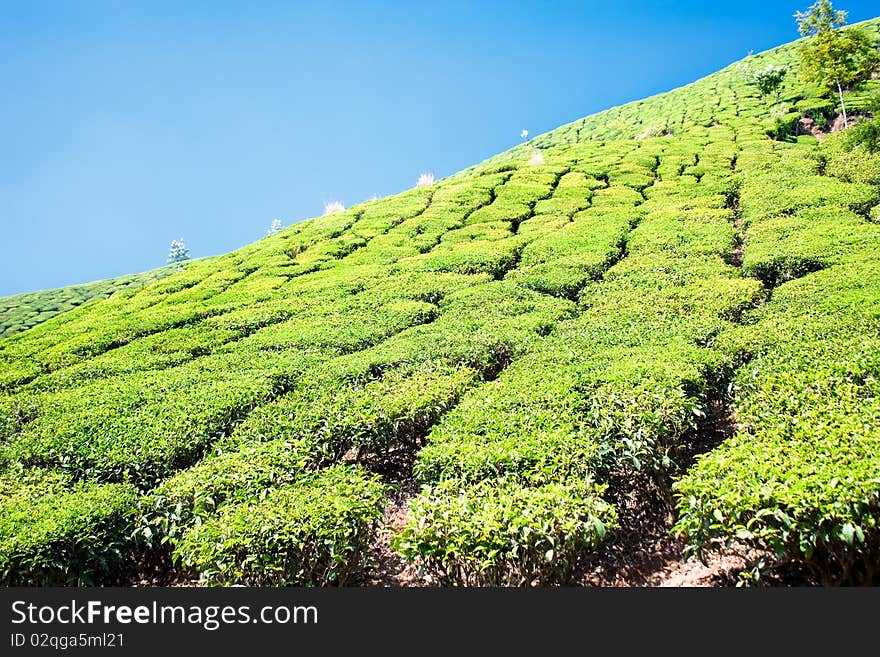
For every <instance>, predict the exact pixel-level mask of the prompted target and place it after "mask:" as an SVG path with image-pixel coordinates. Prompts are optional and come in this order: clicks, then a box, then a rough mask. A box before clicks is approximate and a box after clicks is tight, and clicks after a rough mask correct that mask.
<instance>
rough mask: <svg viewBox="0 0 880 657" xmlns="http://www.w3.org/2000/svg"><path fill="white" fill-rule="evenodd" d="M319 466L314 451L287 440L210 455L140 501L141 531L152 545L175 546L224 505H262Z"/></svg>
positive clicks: (307, 446) (303, 443)
mask: <svg viewBox="0 0 880 657" xmlns="http://www.w3.org/2000/svg"><path fill="white" fill-rule="evenodd" d="M315 461H317V455H316V454H315V451H314V449H312V448H310V446H309V445H307V444H306V443H305V442H300V443H290V442H288V441H284V440H272V441H269V442H262V443H253V444H247V445H245V446H243V447H241V448H239V449H236V450H233V451H228V452H219V453H217V454H214V455H211V456H207V457H205V458H204V459H203V460H202V461H200V462H199V463H198V464H197V465H194V466H193V467H191V468H188V469H186V470H183V471H181V472H180V473H178V474H176V475H174V476H173V477H170V478H169V479H167V480H165V481H164V482H162V483H161V484H160V485H159V486H157V487H156V488H155V489H153V491H152V492H151V493H150V494H149V495H148V496H146V497H145V498H143V499H142V500H141V521H140V529H139V532H140V534H141V535H142V536H143V537H144V538H145V539H146V540H148V541H159V542H160V543H166V542H171V543H172V544H175V543H176V542H178V541H179V540H180V538H181V537H182V535H183V533H184V532H185V531H186V530H187V529H189V528H191V527H193V526H195V525H198V524H201V523H202V522H204V521H205V520H206V519H208V518H210V517H211V516H212V515H214V513H215V512H216V511H217V509H219V508H220V507H221V506H223V505H224V504H226V503H234V502H239V503H240V502H246V501H248V500H251V499H258V500H262V499H264V498H265V497H266V496H267V495H268V494H269V493H271V492H272V490H273V489H274V488H276V487H278V486H283V485H286V484H289V483H291V482H293V481H295V480H296V479H297V478H298V477H300V476H301V475H302V474H303V472H304V471H305V470H306V469H307V467H308V466H309V465H312V464H314V462H315Z"/></svg>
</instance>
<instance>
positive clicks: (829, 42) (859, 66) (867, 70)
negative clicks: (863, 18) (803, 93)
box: [795, 0, 880, 105]
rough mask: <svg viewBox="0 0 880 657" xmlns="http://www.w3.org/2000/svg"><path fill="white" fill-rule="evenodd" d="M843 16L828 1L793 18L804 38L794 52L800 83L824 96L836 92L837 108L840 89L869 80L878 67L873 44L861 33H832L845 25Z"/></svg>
mask: <svg viewBox="0 0 880 657" xmlns="http://www.w3.org/2000/svg"><path fill="white" fill-rule="evenodd" d="M846 16H847V14H846V12H845V11H837V10H835V9H834V8H833V7H832V6H831V2H830V0H817V2H816V3H815V4H813V5H812V6H811V7H810V9H809V10H808V11H807V12H797V14H795V18H796V19H797V22H798V29H799V31H800V33H801V34H802V35H803V36H805V37H807V38H806V39H805V40H804V41H803V43H802V44H801V45H800V46H799V48H798V52H799V54H800V57H801V68H802V74H803V77H804V79H805V80H806V81H807V82H813V83H816V84H817V85H818V86H819V87H820V88H821V89H822V90H824V91H826V92H833V91H837V92H839V93H840V95H841V105H842V104H843V98H842V95H843V94H842V91H841V89H842V88H843V87H848V86H850V85H853V84H856V83H859V82H863V81H865V80H867V79H869V78H870V77H871V73H873V71H874V70H875V69H876V68H877V65H878V64H880V55H878V53H877V48H876V46H875V45H874V40H873V39H872V38H871V36H870V35H869V34H868V33H867V32H866V31H865V30H864V29H861V28H857V27H849V28H843V29H835V28H836V27H837V26H840V25H843V24H844V23H846Z"/></svg>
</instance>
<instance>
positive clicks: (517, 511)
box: [392, 479, 616, 586]
mask: <svg viewBox="0 0 880 657" xmlns="http://www.w3.org/2000/svg"><path fill="white" fill-rule="evenodd" d="M602 491H603V488H602V487H600V486H597V485H595V484H593V483H591V482H588V481H584V480H582V479H571V480H567V481H564V482H560V483H551V484H547V485H544V486H540V487H537V488H531V487H527V486H522V485H520V484H518V483H514V482H505V481H503V480H501V481H499V480H491V479H490V480H485V481H482V482H479V483H477V484H474V485H473V486H468V487H462V486H461V484H460V483H459V482H457V481H450V482H444V483H442V484H439V485H437V486H434V487H427V488H425V489H423V491H422V494H421V495H420V496H419V497H418V498H416V500H415V501H414V502H413V505H412V509H411V515H412V519H411V520H410V522H409V524H408V525H407V526H406V528H405V529H404V530H403V531H401V532H400V533H399V534H397V535H396V536H395V537H394V539H393V540H392V547H394V549H396V550H397V551H398V552H400V553H401V554H402V555H403V556H404V558H405V559H407V560H408V561H414V562H416V563H417V564H418V565H419V566H420V567H421V568H423V569H424V571H425V572H426V573H428V574H430V575H431V576H432V577H434V578H435V579H436V581H437V583H439V584H441V585H454V586H474V585H477V586H479V585H482V586H528V585H532V584H537V583H540V584H542V585H550V584H559V583H563V582H565V581H566V580H567V579H568V578H569V577H570V575H571V573H572V571H573V570H574V567H575V565H576V564H577V561H578V558H579V557H580V555H581V554H582V553H583V552H584V550H587V549H590V548H592V547H595V546H596V545H597V544H599V543H600V542H601V541H602V540H603V539H604V538H605V535H606V533H607V532H608V531H610V530H611V529H614V528H615V527H616V515H615V512H614V508H613V507H612V506H611V505H610V504H608V503H607V502H605V501H604V500H602V498H601V497H600V496H601V493H602Z"/></svg>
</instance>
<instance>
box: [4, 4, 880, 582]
mask: <svg viewBox="0 0 880 657" xmlns="http://www.w3.org/2000/svg"><path fill="white" fill-rule="evenodd" d="M863 25H864V26H866V28H867V29H869V30H870V31H871V33H872V35H874V37H875V38H877V39H878V40H880V19H878V20H875V21H871V22H869V23H867V24H863ZM767 63H781V64H789V65H791V66H792V68H791V70H790V72H789V75H788V76H787V77H786V80H785V84H784V86H783V88H782V91H781V94H780V99H779V102H778V103H777V102H776V101H775V100H774V99H773V98H762V97H760V95H759V93H758V91H757V89H756V87H755V86H754V85H752V84H750V82H749V75H748V72H749V71H751V70H755V69H757V68H761V67H764V66H766V65H767ZM795 64H796V52H795V49H794V47H793V46H792V45H788V46H784V47H781V48H777V49H775V50H772V51H769V52H766V53H763V54H760V55H756V56H752V57H749V58H747V59H746V60H744V61H743V62H739V63H737V64H734V65H731V66H730V67H728V68H726V69H724V70H722V71H720V72H718V73H716V74H714V75H711V76H709V77H706V78H704V79H702V80H700V81H698V82H695V83H693V84H691V85H688V86H686V87H683V88H680V89H677V90H674V91H671V92H669V93H666V94H662V95H659V96H655V97H653V98H649V99H647V100H643V101H639V102H635V103H630V104H628V105H624V106H621V107H618V108H614V109H611V110H608V111H606V112H602V113H599V114H596V115H593V116H589V117H587V118H585V119H582V120H580V121H576V122H574V123H571V124H569V125H566V126H563V127H562V128H559V129H558V130H555V131H552V132H549V133H547V134H544V135H541V136H539V137H537V138H535V139H533V140H532V141H530V142H528V143H526V144H523V145H520V146H518V147H516V148H514V149H512V150H510V151H508V152H506V153H503V154H501V155H499V156H498V157H495V158H493V159H490V160H488V161H486V162H484V163H482V164H480V165H478V166H475V167H473V168H471V169H468V170H466V171H463V172H461V173H459V174H456V175H454V176H451V177H450V178H448V179H445V180H442V181H439V182H438V183H437V184H435V185H432V186H428V187H417V188H415V189H412V190H409V191H406V192H403V193H401V194H398V195H396V196H392V197H389V198H385V199H380V200H376V201H370V202H367V203H364V204H361V205H359V206H356V207H353V208H351V209H348V210H345V211H341V212H336V213H332V214H329V215H326V216H323V217H318V218H314V219H311V220H308V221H304V222H301V223H298V224H295V225H293V226H291V227H289V228H287V229H285V230H283V231H281V232H280V233H278V234H276V235H272V236H270V237H267V238H264V239H262V240H260V241H259V242H256V243H254V244H252V245H249V246H247V247H245V248H242V249H240V250H238V251H235V252H233V253H230V254H228V255H224V256H219V257H216V258H212V259H210V260H205V261H199V262H194V263H192V264H191V265H189V266H188V267H187V268H186V269H185V270H184V271H182V272H180V273H175V274H173V275H171V276H168V277H167V278H164V279H162V280H160V281H155V282H152V283H150V284H148V285H146V286H144V287H140V288H137V289H127V290H125V291H123V292H121V293H117V294H114V295H112V296H111V297H109V298H108V299H106V300H103V301H98V302H95V303H90V304H86V305H84V306H81V307H79V308H76V309H73V310H71V311H69V312H66V313H63V314H61V315H58V316H56V317H54V318H52V319H49V320H48V321H45V322H42V323H41V324H39V325H38V326H35V327H34V328H33V329H31V330H29V331H26V332H24V333H21V334H19V335H14V336H12V337H9V338H6V339H3V340H0V580H2V581H3V582H4V583H6V584H26V583H31V584H78V583H80V584H82V583H110V582H119V581H136V579H135V578H136V577H137V576H138V575H137V573H138V567H140V566H141V565H142V564H143V563H159V564H161V565H162V566H161V567H162V568H164V569H166V570H167V571H169V572H173V573H178V574H180V576H181V577H188V576H191V577H199V578H200V579H201V580H202V581H204V582H207V583H212V584H230V583H244V584H251V585H281V584H303V583H308V584H319V585H320V584H328V583H346V582H357V581H358V577H360V576H361V574H362V573H363V571H364V568H365V567H366V566H365V560H366V557H367V555H368V553H369V552H370V550H371V549H372V546H373V545H374V544H375V541H376V540H377V538H376V537H377V535H378V532H379V530H380V529H381V517H382V514H383V509H384V508H385V505H386V500H387V499H389V497H390V496H391V495H392V494H393V493H394V491H393V490H391V489H390V488H389V484H392V483H395V482H400V481H405V480H407V479H409V477H410V476H412V477H414V480H415V482H416V484H417V487H416V490H417V491H418V492H417V494H416V495H415V496H414V498H413V499H412V501H411V509H410V512H409V514H408V519H407V521H406V523H407V524H406V526H405V528H403V529H402V530H400V531H397V532H396V533H395V536H394V538H393V539H392V546H393V547H394V549H396V550H397V551H398V552H399V553H401V554H402V555H403V556H404V557H405V558H406V559H408V560H410V561H411V562H413V563H414V564H415V565H416V566H418V567H419V568H420V570H419V571H418V572H419V573H421V574H424V575H427V576H430V577H431V578H432V579H431V580H430V581H432V582H435V583H440V584H489V585H492V584H529V583H541V584H551V583H568V582H574V581H577V574H576V573H577V569H578V566H579V564H581V563H583V560H584V559H585V558H587V557H590V556H591V555H592V556H595V555H601V554H602V553H603V550H604V549H607V546H608V545H610V544H611V543H612V542H613V541H615V540H616V538H617V537H619V536H620V534H621V533H622V532H626V531H630V530H631V528H628V527H627V526H626V524H625V522H624V516H625V511H626V508H625V507H626V504H627V500H628V499H631V498H633V497H636V496H643V497H644V496H647V497H648V498H650V499H651V500H653V503H654V505H655V506H656V507H657V508H660V509H665V510H666V511H668V512H669V515H670V516H672V518H671V519H670V523H669V527H668V528H669V529H670V530H671V531H674V532H675V533H677V534H679V535H681V536H683V537H684V538H685V541H686V543H687V545H688V546H689V549H690V550H691V551H694V552H696V553H699V554H704V553H705V552H707V551H712V550H716V549H724V548H725V546H729V545H734V544H735V545H734V546H735V547H742V546H745V547H746V548H749V549H750V550H751V552H752V553H754V554H758V555H760V556H766V561H765V563H766V564H770V565H772V564H778V563H788V562H794V563H796V564H799V565H800V567H802V568H803V569H805V570H806V571H807V572H809V573H810V577H811V578H812V579H811V581H821V582H835V583H851V582H876V581H877V577H878V572H877V570H876V563H877V561H878V546H880V531H878V527H877V523H878V521H880V396H878V392H880V321H878V320H880V258H878V255H880V223H878V222H880V210H878V203H880V156H875V155H870V154H867V153H864V152H862V151H857V150H856V151H850V150H848V149H847V148H846V144H845V141H844V140H842V139H841V138H840V137H839V136H831V137H828V138H826V139H824V140H823V142H822V143H821V145H820V144H819V142H818V141H817V140H816V138H815V137H813V136H809V135H807V136H796V135H794V134H792V135H791V136H788V137H786V134H785V133H786V131H787V130H788V127H787V126H794V125H795V123H796V121H797V120H798V119H800V117H801V116H803V115H809V116H810V117H811V118H814V119H815V120H816V123H817V124H823V125H824V124H825V123H828V122H831V121H833V119H834V115H835V110H834V106H833V104H831V103H829V102H827V101H825V100H823V99H821V98H819V97H818V92H817V91H816V90H815V89H811V88H810V87H808V86H807V85H805V84H804V83H803V82H802V80H801V79H800V78H799V76H798V73H797V67H796V65H795ZM878 87H880V83H878V82H877V81H873V82H871V83H870V84H869V85H868V89H867V90H865V89H862V90H860V91H859V93H858V94H855V93H853V94H850V96H849V100H850V107H851V110H852V112H853V113H854V114H858V112H859V108H860V107H864V106H865V105H864V103H865V102H866V98H867V96H866V95H865V94H866V92H867V91H870V90H871V88H875V89H876V88H878ZM774 108H776V112H775V117H776V118H773V117H771V112H772V111H773V109H774ZM791 115H794V116H791ZM780 122H781V123H782V124H784V125H783V128H784V129H783V130H782V131H780V130H779V124H780ZM768 131H769V132H773V133H775V134H776V136H777V137H778V138H777V139H771V137H769V136H768ZM792 132H793V129H792ZM536 153H537V154H539V156H537V155H536ZM719 415H720V416H722V417H721V420H723V421H724V422H726V423H727V424H728V425H730V426H731V427H732V428H731V429H730V430H729V431H726V432H725V433H724V435H722V436H721V439H720V443H719V440H714V441H713V440H711V439H710V437H711V436H717V434H718V425H719V424H723V423H724V422H721V421H720V420H719ZM694 453H701V455H700V456H697V457H696V459H693V458H691V457H692V456H693V454H694Z"/></svg>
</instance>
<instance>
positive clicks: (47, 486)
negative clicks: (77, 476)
mask: <svg viewBox="0 0 880 657" xmlns="http://www.w3.org/2000/svg"><path fill="white" fill-rule="evenodd" d="M135 512H136V492H135V490H134V488H133V487H131V486H123V485H118V484H110V485H106V486H96V485H94V484H84V483H83V484H71V483H70V481H69V480H68V479H67V478H66V477H64V476H63V475H61V474H59V473H57V472H51V471H45V472H43V471H38V470H31V471H28V472H26V473H18V472H7V473H5V474H3V475H0V582H2V584H3V585H4V586H83V585H91V584H94V583H96V582H98V581H101V580H106V578H108V577H114V576H117V575H118V574H119V570H120V568H121V566H122V565H123V562H124V560H125V558H126V555H127V552H128V550H130V548H131V545H132V541H131V539H130V530H129V527H130V523H131V521H132V519H133V517H134V515H135Z"/></svg>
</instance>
